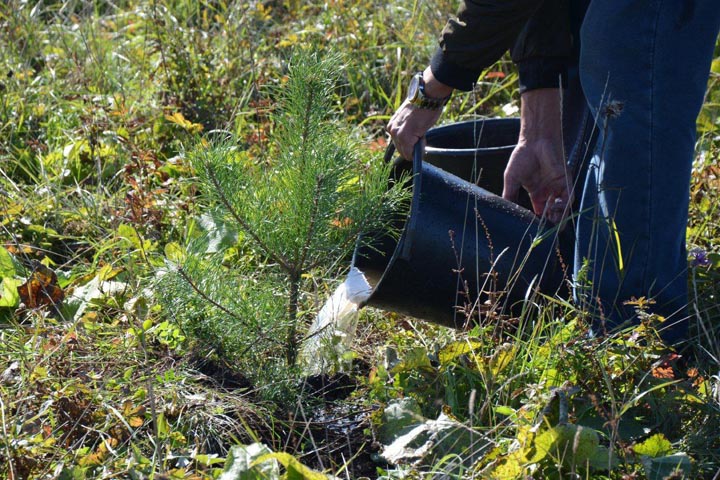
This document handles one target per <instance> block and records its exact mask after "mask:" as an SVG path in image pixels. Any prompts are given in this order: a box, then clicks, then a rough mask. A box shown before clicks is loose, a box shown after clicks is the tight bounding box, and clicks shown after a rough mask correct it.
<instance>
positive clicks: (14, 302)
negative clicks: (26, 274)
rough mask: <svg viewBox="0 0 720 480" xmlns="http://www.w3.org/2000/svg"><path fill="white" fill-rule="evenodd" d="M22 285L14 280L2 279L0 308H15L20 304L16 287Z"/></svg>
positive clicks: (19, 281) (20, 281)
mask: <svg viewBox="0 0 720 480" xmlns="http://www.w3.org/2000/svg"><path fill="white" fill-rule="evenodd" d="M22 284H23V281H22V280H18V279H15V278H9V277H6V278H3V279H2V293H0V307H17V306H18V304H19V303H20V295H18V290H17V289H18V287H19V286H20V285H22Z"/></svg>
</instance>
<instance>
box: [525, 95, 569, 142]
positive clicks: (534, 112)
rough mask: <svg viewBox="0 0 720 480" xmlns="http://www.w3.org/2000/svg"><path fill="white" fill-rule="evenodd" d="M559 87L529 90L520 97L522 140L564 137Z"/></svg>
mask: <svg viewBox="0 0 720 480" xmlns="http://www.w3.org/2000/svg"><path fill="white" fill-rule="evenodd" d="M561 111H562V104H561V96H560V89H559V88H541V89H537V90H528V91H526V92H524V93H523V94H522V95H521V97H520V141H523V142H533V141H537V140H541V139H554V140H557V139H562V113H561Z"/></svg>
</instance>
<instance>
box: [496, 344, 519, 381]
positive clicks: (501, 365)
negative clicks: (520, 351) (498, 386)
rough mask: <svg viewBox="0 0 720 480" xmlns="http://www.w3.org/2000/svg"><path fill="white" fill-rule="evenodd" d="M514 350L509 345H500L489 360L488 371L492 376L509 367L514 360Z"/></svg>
mask: <svg viewBox="0 0 720 480" xmlns="http://www.w3.org/2000/svg"><path fill="white" fill-rule="evenodd" d="M516 350H517V349H516V348H514V347H513V346H512V345H510V344H505V345H502V346H501V347H500V348H499V349H498V350H497V351H496V352H495V353H494V354H493V356H492V358H491V359H490V371H491V372H492V374H493V376H496V377H497V376H498V375H499V374H500V373H502V371H503V370H505V369H506V368H507V367H508V365H510V364H511V363H512V361H513V359H514V358H515V352H516Z"/></svg>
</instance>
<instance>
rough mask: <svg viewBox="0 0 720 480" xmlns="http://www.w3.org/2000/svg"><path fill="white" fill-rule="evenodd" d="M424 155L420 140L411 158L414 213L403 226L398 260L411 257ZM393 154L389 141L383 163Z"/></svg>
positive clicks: (423, 144) (422, 140)
mask: <svg viewBox="0 0 720 480" xmlns="http://www.w3.org/2000/svg"><path fill="white" fill-rule="evenodd" d="M424 153H425V139H424V138H422V139H420V140H419V141H418V142H417V143H416V144H415V148H414V149H413V158H412V165H413V168H412V171H413V192H414V193H413V199H412V204H411V209H412V210H414V211H415V215H410V216H409V217H408V220H407V223H406V224H405V232H404V234H403V236H402V240H401V242H402V247H401V249H400V251H399V252H398V256H399V258H402V259H405V260H409V259H410V258H411V255H412V251H411V248H412V243H413V240H414V238H415V230H416V228H415V226H416V223H417V218H418V215H419V213H418V212H417V210H418V207H419V201H420V195H419V193H418V192H420V189H421V180H422V175H421V174H420V173H421V171H422V160H423V155H424ZM394 154H395V144H394V143H393V142H392V141H390V143H389V144H388V146H387V149H385V163H390V162H391V161H392V159H393V155H394Z"/></svg>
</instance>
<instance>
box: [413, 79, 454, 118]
mask: <svg viewBox="0 0 720 480" xmlns="http://www.w3.org/2000/svg"><path fill="white" fill-rule="evenodd" d="M450 97H451V95H448V96H447V97H443V98H432V97H428V96H427V95H426V94H425V80H423V74H422V72H419V73H416V74H415V75H413V77H412V80H410V85H409V86H408V94H407V100H408V101H409V102H410V103H412V104H413V105H416V106H418V107H420V108H425V109H427V110H441V109H442V108H443V107H444V106H445V104H446V103H447V102H448V100H450Z"/></svg>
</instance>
